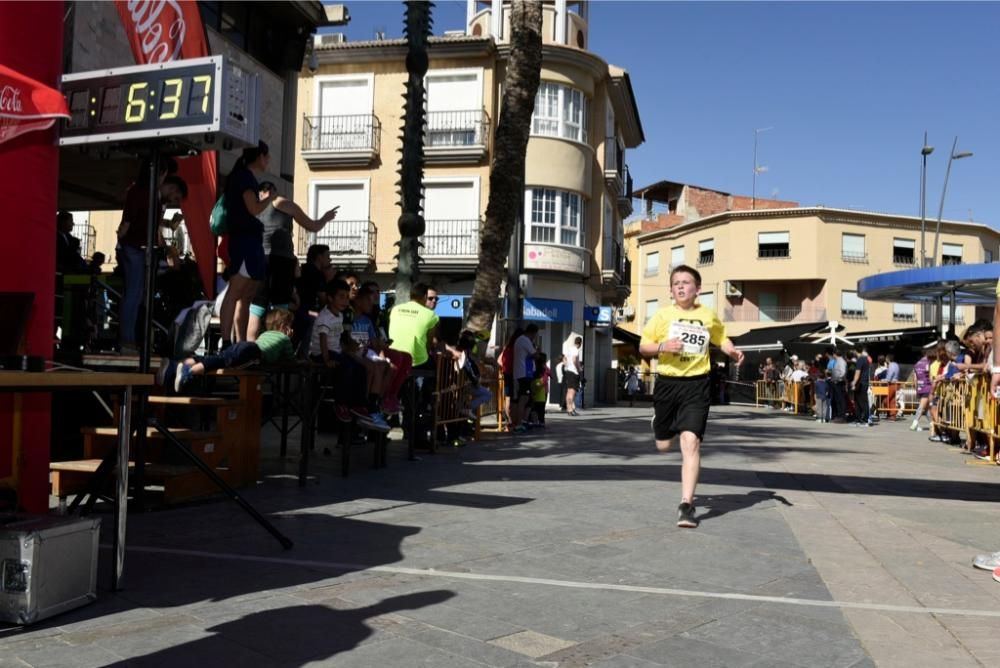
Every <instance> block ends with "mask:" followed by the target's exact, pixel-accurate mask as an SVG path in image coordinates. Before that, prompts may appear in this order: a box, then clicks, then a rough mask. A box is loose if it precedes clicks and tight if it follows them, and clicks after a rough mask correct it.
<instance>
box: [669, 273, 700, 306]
mask: <svg viewBox="0 0 1000 668" xmlns="http://www.w3.org/2000/svg"><path fill="white" fill-rule="evenodd" d="M698 289H699V288H698V285H697V284H696V283H695V281H694V276H692V275H691V274H689V273H687V272H686V271H678V272H677V273H675V274H674V275H673V276H672V277H671V278H670V296H672V297H673V298H674V301H675V302H677V303H678V304H684V305H687V304H691V303H693V302H694V300H695V298H696V297H697V296H698Z"/></svg>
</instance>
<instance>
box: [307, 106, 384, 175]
mask: <svg viewBox="0 0 1000 668" xmlns="http://www.w3.org/2000/svg"><path fill="white" fill-rule="evenodd" d="M381 140H382V123H381V121H379V119H378V117H377V116H375V115H374V114H354V115H348V116H306V117H305V118H304V122H303V124H302V157H303V158H304V159H305V161H306V163H308V164H309V166H310V167H341V166H354V167H366V166H368V165H370V164H371V163H372V161H373V160H375V158H377V157H378V154H379V148H380V143H381Z"/></svg>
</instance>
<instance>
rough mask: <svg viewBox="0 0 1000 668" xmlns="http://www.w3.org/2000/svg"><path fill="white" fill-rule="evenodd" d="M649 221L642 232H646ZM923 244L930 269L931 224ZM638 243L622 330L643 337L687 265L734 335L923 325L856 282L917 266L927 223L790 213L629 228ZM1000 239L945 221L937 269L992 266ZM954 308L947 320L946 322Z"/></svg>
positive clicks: (917, 313)
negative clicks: (805, 325)
mask: <svg viewBox="0 0 1000 668" xmlns="http://www.w3.org/2000/svg"><path fill="white" fill-rule="evenodd" d="M644 223H645V225H644ZM935 223H936V221H929V222H928V225H927V228H928V230H929V232H928V233H927V235H926V237H925V248H926V257H927V259H928V261H930V259H931V255H932V253H933V243H934V226H935ZM627 239H628V242H629V243H632V244H634V247H635V255H634V259H633V263H632V267H633V276H632V295H631V297H630V298H629V302H628V304H627V305H626V306H625V308H624V309H623V313H622V315H623V316H626V315H628V316H630V317H626V318H625V320H624V322H622V323H621V324H620V326H622V327H625V328H627V329H629V330H631V331H633V332H640V331H641V329H642V326H643V324H644V323H645V321H646V320H648V318H649V317H650V316H651V315H652V314H653V313H654V312H655V311H656V309H657V308H658V307H659V306H661V305H663V304H665V303H667V302H668V300H669V298H670V297H669V289H668V281H669V275H670V269H671V267H674V266H677V265H679V264H687V265H690V266H692V267H695V268H697V269H698V271H699V272H700V273H701V276H702V287H701V301H702V303H704V304H706V305H708V306H711V307H713V308H714V309H715V310H716V311H717V312H718V313H719V316H720V318H721V319H722V321H723V322H724V323H725V325H726V328H727V330H728V331H729V333H730V335H731V336H737V335H740V334H743V333H745V332H747V331H750V330H752V329H756V328H759V327H767V326H774V325H775V324H779V323H793V322H821V321H831V320H832V321H837V322H839V323H840V324H841V325H843V326H844V327H845V331H844V332H843V334H844V335H845V336H848V337H850V335H851V333H852V332H860V331H871V330H883V329H890V328H900V327H910V326H915V325H919V324H921V323H920V319H921V310H920V307H919V306H917V305H915V304H912V303H906V304H902V303H900V304H893V303H886V302H871V301H865V300H863V299H860V298H859V297H858V294H857V283H858V280H860V279H862V278H864V277H866V276H870V275H873V274H879V273H884V272H890V271H899V270H903V269H910V268H915V267H918V266H919V264H920V257H921V247H922V246H921V221H920V219H919V218H916V217H912V216H898V215H889V214H882V213H873V212H868V211H853V210H847V209H831V208H825V207H808V208H804V207H792V208H778V209H763V210H761V209H757V210H741V211H724V212H721V213H715V214H712V215H707V216H704V217H699V218H696V219H693V220H684V219H683V218H681V220H680V221H679V222H677V223H676V224H673V225H667V226H663V227H662V228H661V229H657V228H656V225H651V224H650V221H637V222H632V223H630V225H629V232H628V235H627ZM998 244H1000V233H998V232H997V231H996V230H994V229H992V228H990V227H988V226H987V225H984V224H981V223H974V222H960V221H943V222H942V224H941V236H940V243H939V246H938V254H937V257H936V258H934V260H935V263H936V264H938V265H941V264H959V263H981V262H993V261H994V259H995V258H996V253H997V249H998ZM974 311H975V309H974V307H972V306H961V307H958V308H956V313H955V324H956V326H957V327H958V329H959V330H961V328H962V325H968V324H971V323H972V321H973V319H974V318H975V312H974ZM949 316H950V314H949V312H948V306H947V305H945V307H944V314H943V321H944V322H948V321H949Z"/></svg>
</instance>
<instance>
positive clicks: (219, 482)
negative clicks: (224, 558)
mask: <svg viewBox="0 0 1000 668" xmlns="http://www.w3.org/2000/svg"><path fill="white" fill-rule="evenodd" d="M149 426H151V427H153V428H154V429H156V431H158V432H160V435H161V436H163V438H164V439H166V441H167V443H170V444H171V445H172V446H174V448H175V449H176V450H177V451H178V452H179V453H181V454H182V455H184V456H185V457H186V458H187V459H188V460H189V461H190V462H191V463H192V464H194V465H195V466H197V467H198V468H199V469H200V470H201V472H202V473H204V474H205V475H207V476H208V478H209V480H211V481H212V482H213V483H215V486H216V487H218V488H219V489H220V490H222V492H224V493H225V494H226V496H228V497H229V498H230V499H232V500H233V501H235V502H236V503H237V504H239V506H240V508H242V509H243V510H245V511H246V512H247V514H249V515H250V517H252V518H254V520H256V521H257V524H259V525H261V526H262V527H264V528H265V529H267V532H268V533H269V534H271V535H272V536H274V537H275V538H276V539H277V541H278V542H279V543H281V546H282V547H283V548H285V549H286V550H290V549H292V546H293V545H294V543H293V542H292V541H291V540H289V539H288V537H287V536H285V535H284V534H283V533H281V532H280V531H278V530H277V529H276V528H275V526H274V525H273V524H271V522H269V521H268V519H267V518H266V517H264V516H263V515H261V514H260V513H259V512H258V511H257V509H256V508H254V507H253V506H251V505H250V504H249V503H247V501H246V500H245V499H244V498H243V497H242V496H240V495H239V493H237V491H236V490H235V489H233V488H232V487H230V486H229V484H228V483H227V482H226V481H225V480H223V479H222V478H220V477H219V475H218V474H217V473H216V472H215V471H213V470H212V467H211V466H209V465H208V464H206V463H205V462H203V461H202V460H201V458H199V457H198V455H196V454H194V453H193V452H191V449H190V448H188V447H187V446H186V445H184V444H183V443H181V441H180V440H179V439H178V438H177V437H176V436H174V435H173V434H172V433H171V432H170V430H169V429H167V428H166V427H165V426H163V424H162V423H161V422H160V421H159V419H157V418H156V416H150V417H149Z"/></svg>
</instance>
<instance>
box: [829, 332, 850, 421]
mask: <svg viewBox="0 0 1000 668" xmlns="http://www.w3.org/2000/svg"><path fill="white" fill-rule="evenodd" d="M828 368H829V369H830V389H831V390H832V391H831V396H832V411H833V419H831V420H830V421H831V422H839V423H841V424H843V423H845V422H847V386H846V381H847V360H846V359H844V354H843V353H842V352H840V351H839V350H837V349H836V348H833V349H831V350H830V363H829V367H828Z"/></svg>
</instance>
